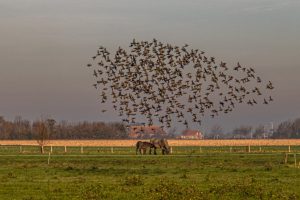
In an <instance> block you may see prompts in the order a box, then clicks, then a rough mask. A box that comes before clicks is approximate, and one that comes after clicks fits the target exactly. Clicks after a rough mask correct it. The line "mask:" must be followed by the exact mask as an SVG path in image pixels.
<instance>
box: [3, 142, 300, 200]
mask: <svg viewBox="0 0 300 200" xmlns="http://www.w3.org/2000/svg"><path fill="white" fill-rule="evenodd" d="M235 148H236V149H232V152H231V153H229V151H228V150H227V149H228V147H226V148H225V147H222V148H221V147H220V148H213V147H211V148H210V147H206V148H202V149H201V150H200V149H199V147H188V148H183V147H182V148H180V147H177V149H176V148H174V149H173V152H174V154H173V155H168V156H162V155H157V156H154V155H143V156H140V155H138V156H136V155H134V154H135V150H134V148H114V149H113V153H112V152H111V148H98V147H89V148H85V149H84V152H83V154H81V150H80V147H70V148H69V149H68V153H64V149H63V147H55V148H53V152H52V155H51V157H50V163H49V164H48V153H46V154H45V155H40V154H39V153H38V148H37V147H23V148H22V153H19V150H20V149H19V147H12V146H11V147H9V146H8V147H3V146H2V147H0V180H1V181H0V199H1V200H2V199H3V200H4V199H24V200H25V199H26V200H29V199H32V200H33V199H68V200H70V199H166V200H167V199H168V200H169V199H300V189H299V185H300V168H298V162H299V160H300V155H299V154H298V155H297V156H298V157H297V159H298V161H297V166H296V167H295V163H294V153H295V152H296V150H297V149H294V151H295V152H293V153H291V154H290V155H289V156H288V160H287V163H285V153H283V151H285V150H286V148H284V149H281V148H280V147H278V148H277V147H272V148H271V147H268V148H270V149H268V151H267V152H266V151H264V148H263V149H262V150H261V151H260V149H252V150H253V153H246V147H235ZM48 151H49V149H46V152H48Z"/></svg>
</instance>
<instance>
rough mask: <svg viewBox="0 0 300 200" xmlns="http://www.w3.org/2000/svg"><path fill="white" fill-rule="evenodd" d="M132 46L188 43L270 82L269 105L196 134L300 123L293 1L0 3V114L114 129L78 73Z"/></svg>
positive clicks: (87, 79)
mask: <svg viewBox="0 0 300 200" xmlns="http://www.w3.org/2000/svg"><path fill="white" fill-rule="evenodd" d="M133 38H136V39H138V40H150V39H152V38H157V39H159V40H161V41H164V42H169V43H172V44H176V45H183V44H185V43H187V44H190V46H191V47H192V48H198V49H201V50H204V51H205V52H206V53H207V55H209V56H214V57H216V59H217V60H223V61H226V62H227V63H228V64H234V65H235V64H236V63H237V62H240V63H242V64H243V65H246V66H249V67H250V66H251V67H254V68H255V69H256V71H257V73H258V74H260V75H261V76H262V77H263V78H264V79H267V80H268V79H269V80H272V81H273V82H274V85H275V87H276V90H275V91H274V95H273V96H274V99H275V102H274V103H273V104H272V105H270V106H263V105H260V106H257V107H249V106H246V105H245V106H239V107H238V108H237V109H236V110H235V111H234V112H232V113H231V114H229V115H222V116H221V117H218V118H215V119H207V120H205V123H204V125H203V127H202V129H203V130H209V129H210V127H211V126H212V125H213V124H220V125H221V126H223V127H224V128H225V129H226V130H230V129H232V128H233V127H235V126H239V125H255V124H267V123H269V122H274V123H275V125H276V123H278V122H280V121H282V120H288V119H293V118H296V117H300V89H299V87H300V1H299V0H284V1H283V0H206V1H204V0H164V1H162V0H149V1H145V0H119V1H117V0H109V1H102V0H43V1H41V0H1V1H0V69H1V71H0V94H1V96H0V115H2V116H4V117H5V118H6V119H13V118H14V117H15V116H16V115H21V116H23V117H24V118H26V119H30V120H34V119H37V118H38V117H39V116H41V114H43V115H51V116H52V117H54V118H56V119H58V120H63V119H64V120H69V121H79V120H103V121H119V120H120V119H119V118H117V114H116V113H114V112H110V113H105V114H103V113H101V112H100V111H101V110H102V105H101V104H100V101H99V98H98V96H97V91H96V90H95V89H94V88H93V87H92V84H93V77H92V71H90V70H88V69H87V68H85V67H84V66H85V65H86V64H87V63H88V62H89V61H90V57H91V56H93V55H94V54H95V52H96V50H97V48H98V46H99V45H103V46H105V47H107V48H108V49H109V50H111V51H113V50H115V49H116V48H117V47H118V46H119V45H120V46H123V47H127V46H128V44H129V43H130V42H131V40H132V39H133Z"/></svg>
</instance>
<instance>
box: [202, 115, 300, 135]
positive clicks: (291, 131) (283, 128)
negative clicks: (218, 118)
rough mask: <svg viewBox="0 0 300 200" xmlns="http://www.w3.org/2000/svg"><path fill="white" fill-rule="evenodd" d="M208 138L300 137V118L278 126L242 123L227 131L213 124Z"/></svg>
mask: <svg viewBox="0 0 300 200" xmlns="http://www.w3.org/2000/svg"><path fill="white" fill-rule="evenodd" d="M206 138H208V139H249V138H252V139H266V138H269V139H300V118H297V119H295V120H288V121H284V122H281V123H279V124H278V126H277V127H276V128H274V127H272V126H271V125H270V124H268V125H262V124H261V125H258V126H257V127H253V126H247V125H242V126H239V127H236V128H234V129H233V130H232V131H231V132H228V133H225V132H224V131H223V129H222V127H221V126H220V125H214V126H212V128H211V130H210V132H209V133H208V134H207V135H206Z"/></svg>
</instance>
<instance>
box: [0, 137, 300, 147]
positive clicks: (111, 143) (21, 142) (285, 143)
mask: <svg viewBox="0 0 300 200" xmlns="http://www.w3.org/2000/svg"><path fill="white" fill-rule="evenodd" d="M137 141H138V140H51V142H50V143H49V145H53V146H103V147H105V146H110V147H112V146H122V147H128V146H134V145H135V144H136V142H137ZM168 141H169V145H170V146H248V145H251V146H288V145H300V139H281V140H279V139H274V140H272V139H268V140H168ZM0 145H37V142H36V141H35V140H0Z"/></svg>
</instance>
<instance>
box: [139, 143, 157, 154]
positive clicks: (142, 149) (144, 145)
mask: <svg viewBox="0 0 300 200" xmlns="http://www.w3.org/2000/svg"><path fill="white" fill-rule="evenodd" d="M135 146H136V151H135V153H136V154H138V152H139V153H140V154H141V155H142V154H146V153H147V149H148V148H149V149H150V150H149V154H151V149H153V148H154V152H156V147H155V146H154V145H153V144H152V143H150V142H142V141H138V142H137V143H136V145H135Z"/></svg>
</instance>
